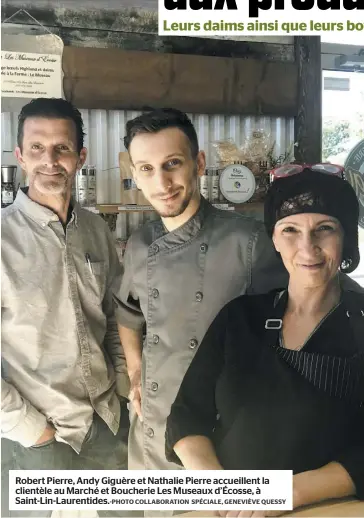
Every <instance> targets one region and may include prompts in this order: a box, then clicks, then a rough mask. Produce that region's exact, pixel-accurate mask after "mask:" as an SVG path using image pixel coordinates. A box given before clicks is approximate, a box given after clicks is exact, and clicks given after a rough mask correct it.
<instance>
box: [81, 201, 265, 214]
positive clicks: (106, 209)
mask: <svg viewBox="0 0 364 518" xmlns="http://www.w3.org/2000/svg"><path fill="white" fill-rule="evenodd" d="M213 206H214V207H217V208H219V209H223V210H231V211H237V212H248V211H261V210H262V209H263V202H252V203H249V202H247V203H242V204H239V205H235V204H233V203H223V202H222V203H213ZM84 208H85V209H87V210H90V211H91V212H95V213H97V214H98V213H102V214H116V213H126V212H154V209H153V207H151V206H148V205H140V206H138V205H120V204H118V203H113V204H100V205H96V207H84Z"/></svg>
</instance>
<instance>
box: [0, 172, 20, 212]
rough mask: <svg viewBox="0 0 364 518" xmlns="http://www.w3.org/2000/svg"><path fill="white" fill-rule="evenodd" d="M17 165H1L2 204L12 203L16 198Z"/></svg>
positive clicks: (3, 205)
mask: <svg viewBox="0 0 364 518" xmlns="http://www.w3.org/2000/svg"><path fill="white" fill-rule="evenodd" d="M16 171H17V166H16V165H2V166H1V206H2V207H7V206H8V205H11V204H12V203H13V201H14V198H15V177H16Z"/></svg>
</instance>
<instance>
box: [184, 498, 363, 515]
mask: <svg viewBox="0 0 364 518" xmlns="http://www.w3.org/2000/svg"><path fill="white" fill-rule="evenodd" d="M296 516H297V517H301V516H302V517H304V516H306V517H308V516H309V517H311V518H315V517H317V518H320V517H326V518H329V517H332V518H338V517H342V518H343V517H347V516H348V517H360V518H363V517H364V501H359V500H355V499H352V498H346V499H342V500H331V501H328V502H324V503H322V504H318V505H309V506H305V507H302V508H301V509H300V510H297V511H292V512H290V513H287V514H284V515H282V518H285V517H296ZM210 517H216V515H215V514H214V513H213V512H212V511H191V512H188V513H183V518H210Z"/></svg>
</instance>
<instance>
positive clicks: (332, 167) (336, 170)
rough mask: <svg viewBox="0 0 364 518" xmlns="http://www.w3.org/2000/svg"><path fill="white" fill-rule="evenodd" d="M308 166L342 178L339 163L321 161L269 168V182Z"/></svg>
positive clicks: (298, 171)
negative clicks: (319, 162) (321, 162)
mask: <svg viewBox="0 0 364 518" xmlns="http://www.w3.org/2000/svg"><path fill="white" fill-rule="evenodd" d="M306 168H309V169H312V171H317V172H320V173H325V174H333V175H335V176H339V177H340V178H344V168H343V167H342V166H341V165H336V164H330V163H323V164H284V165H280V166H279V167H276V168H274V169H271V170H270V171H269V177H270V180H271V182H272V181H273V180H276V179H277V178H284V177H286V176H292V175H294V174H298V173H301V172H302V171H303V170H304V169H306Z"/></svg>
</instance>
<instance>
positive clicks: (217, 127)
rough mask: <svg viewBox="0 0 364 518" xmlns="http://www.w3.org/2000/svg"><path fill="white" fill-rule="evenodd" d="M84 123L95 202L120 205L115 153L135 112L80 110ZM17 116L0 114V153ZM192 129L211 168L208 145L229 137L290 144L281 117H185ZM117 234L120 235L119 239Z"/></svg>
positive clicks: (121, 226) (128, 224) (289, 126)
mask: <svg viewBox="0 0 364 518" xmlns="http://www.w3.org/2000/svg"><path fill="white" fill-rule="evenodd" d="M81 113H82V117H83V120H84V124H85V131H86V140H85V145H86V147H87V148H88V152H89V154H88V160H87V163H88V164H93V165H96V168H97V202H98V203H120V175H119V167H118V154H119V151H124V150H125V148H124V144H123V137H124V128H125V123H126V121H127V120H129V119H132V118H133V117H136V116H137V115H139V113H140V112H137V111H106V110H81ZM17 116H18V114H17V113H2V114H1V117H2V124H1V132H2V139H1V142H2V151H11V150H13V149H14V148H15V146H16V130H17ZM189 116H190V117H191V119H192V122H193V123H194V125H195V127H196V131H197V134H198V137H199V142H200V148H201V149H204V150H205V152H206V155H207V164H208V165H209V166H213V165H215V156H214V151H213V147H212V143H213V142H214V141H216V140H221V139H227V138H232V139H233V140H234V141H235V142H237V143H238V144H241V143H242V142H243V141H244V139H245V138H246V137H247V136H248V135H249V134H250V133H251V131H252V130H254V129H264V130H265V131H266V132H267V133H269V134H270V135H271V137H272V140H275V141H276V154H277V155H279V154H281V153H283V152H284V151H285V150H286V149H287V148H288V147H289V146H290V145H291V144H292V142H293V119H291V118H290V119H287V118H284V117H243V116H235V115H234V116H228V115H201V114H189ZM5 161H6V162H7V163H9V161H10V163H14V159H13V157H12V156H11V154H9V153H2V162H3V163H4V162H5ZM146 217H147V216H146V215H142V214H133V215H132V214H130V215H129V216H128V218H127V217H125V216H121V218H119V220H120V221H118V231H117V234H118V236H117V237H124V236H123V234H125V233H128V234H129V232H130V230H132V229H133V228H135V227H136V226H138V225H139V224H141V223H142V222H143V221H145V219H146ZM120 233H121V236H120Z"/></svg>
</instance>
